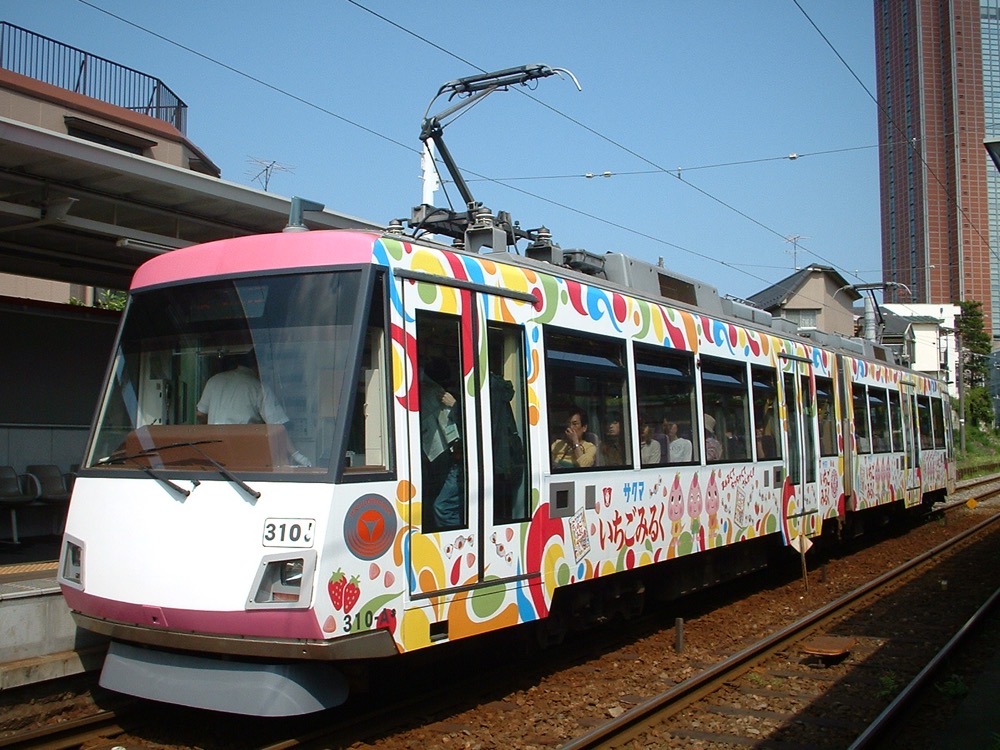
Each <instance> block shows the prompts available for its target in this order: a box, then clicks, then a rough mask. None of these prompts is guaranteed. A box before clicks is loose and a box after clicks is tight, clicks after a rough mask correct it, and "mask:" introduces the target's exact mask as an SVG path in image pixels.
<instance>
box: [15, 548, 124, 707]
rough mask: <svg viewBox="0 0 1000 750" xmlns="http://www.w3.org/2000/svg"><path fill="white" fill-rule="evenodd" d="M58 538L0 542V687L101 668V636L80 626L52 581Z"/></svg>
mask: <svg viewBox="0 0 1000 750" xmlns="http://www.w3.org/2000/svg"><path fill="white" fill-rule="evenodd" d="M59 545H60V538H59V537H58V536H52V537H33V538H28V539H25V540H23V541H22V542H21V543H20V544H17V545H14V544H9V543H3V542H0V691H3V690H8V689H10V688H15V687H20V686H23V685H28V684H31V683H35V682H42V681H44V680H50V679H55V678H59V677H66V676H69V675H73V674H79V673H81V672H85V671H90V670H97V669H100V667H101V664H102V663H103V661H104V653H105V651H106V649H107V644H106V641H105V639H102V638H99V637H97V636H95V635H93V634H91V633H87V632H85V631H81V630H78V629H77V627H76V624H75V623H74V622H73V619H72V617H70V614H69V608H68V607H67V606H66V602H65V601H64V600H63V597H62V591H61V590H60V588H59V585H58V584H57V583H56V569H57V566H58V557H59Z"/></svg>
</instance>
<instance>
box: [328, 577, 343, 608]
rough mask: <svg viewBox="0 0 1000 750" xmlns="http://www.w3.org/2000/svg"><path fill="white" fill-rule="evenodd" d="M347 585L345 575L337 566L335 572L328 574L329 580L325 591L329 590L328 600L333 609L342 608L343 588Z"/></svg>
mask: <svg viewBox="0 0 1000 750" xmlns="http://www.w3.org/2000/svg"><path fill="white" fill-rule="evenodd" d="M346 586H347V576H345V575H344V572H343V571H342V570H341V569H340V568H337V572H336V573H334V574H333V575H332V576H330V582H329V583H327V584H326V589H327V591H329V592H330V601H331V602H333V608H334V609H343V608H344V589H345V588H346Z"/></svg>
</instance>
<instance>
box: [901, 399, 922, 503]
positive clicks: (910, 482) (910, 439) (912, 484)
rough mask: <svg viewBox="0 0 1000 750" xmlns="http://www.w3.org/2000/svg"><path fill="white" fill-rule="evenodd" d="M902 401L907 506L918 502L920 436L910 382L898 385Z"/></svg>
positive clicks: (904, 477)
mask: <svg viewBox="0 0 1000 750" xmlns="http://www.w3.org/2000/svg"><path fill="white" fill-rule="evenodd" d="M900 396H901V397H902V402H903V443H904V445H905V449H904V451H903V475H904V476H903V479H904V482H905V485H906V498H905V499H904V503H903V504H904V505H905V506H906V507H907V508H909V507H910V506H912V505H916V504H918V503H919V502H920V472H919V470H918V467H919V466H920V436H919V435H918V434H917V394H916V392H915V389H914V384H913V383H912V382H906V381H903V382H902V384H901V385H900Z"/></svg>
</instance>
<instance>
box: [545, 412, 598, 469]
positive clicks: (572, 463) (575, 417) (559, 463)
mask: <svg viewBox="0 0 1000 750" xmlns="http://www.w3.org/2000/svg"><path fill="white" fill-rule="evenodd" d="M586 432H587V414H586V412H584V411H583V410H582V409H577V408H574V409H572V410H571V411H570V413H569V415H568V417H567V418H566V429H565V430H564V431H563V436H562V437H560V438H556V439H555V441H553V443H552V446H551V449H550V453H551V457H552V468H553V469H568V468H573V467H577V468H586V467H589V466H593V465H594V462H595V460H596V459H597V446H596V445H594V444H593V443H591V442H590V441H588V440H584V435H585V434H586Z"/></svg>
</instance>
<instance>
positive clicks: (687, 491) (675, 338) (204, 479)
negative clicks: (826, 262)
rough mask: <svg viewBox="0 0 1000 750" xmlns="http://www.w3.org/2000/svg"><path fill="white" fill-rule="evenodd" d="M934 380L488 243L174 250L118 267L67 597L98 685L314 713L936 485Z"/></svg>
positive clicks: (63, 567)
mask: <svg viewBox="0 0 1000 750" xmlns="http://www.w3.org/2000/svg"><path fill="white" fill-rule="evenodd" d="M240 367H243V368H244V369H245V370H246V371H247V372H252V373H253V375H254V376H255V377H256V378H257V379H258V380H259V394H261V398H262V400H264V401H267V402H268V403H269V404H270V406H269V407H268V409H266V410H265V409H261V410H260V415H261V416H260V418H258V419H253V420H251V421H250V423H245V422H243V423H232V422H228V423H227V422H225V421H219V420H217V419H208V418H207V417H206V415H205V414H203V413H202V412H201V409H202V408H203V406H204V403H205V398H204V396H203V394H204V391H205V390H206V383H207V382H208V381H209V379H210V378H212V377H213V376H214V375H216V374H218V373H219V372H227V371H229V370H234V371H235V370H237V369H238V368H240ZM941 389H942V386H941V384H940V383H938V382H937V381H934V380H931V379H929V378H927V377H925V376H923V375H920V374H918V373H914V372H910V371H906V370H903V369H901V368H899V367H896V366H894V365H892V364H890V363H887V362H879V361H875V360H872V359H870V358H866V357H865V356H864V351H863V350H861V349H859V350H856V351H852V350H851V349H850V347H836V346H829V347H824V346H819V345H816V344H815V343H814V342H810V341H809V340H807V339H803V338H799V337H796V336H790V335H787V334H779V333H778V332H776V331H775V330H773V329H770V328H767V327H766V326H762V325H759V324H753V323H750V322H747V321H740V320H739V319H737V318H726V317H725V316H724V315H721V314H719V313H718V311H716V310H708V311H706V310H704V309H700V308H699V307H697V306H695V305H685V304H682V303H678V302H676V301H670V300H667V299H666V298H662V297H656V296H654V295H641V294H637V293H635V291H634V290H630V289H629V288H627V287H626V286H624V285H616V284H614V283H611V282H607V281H605V280H601V279H597V278H594V277H592V276H586V275H584V274H581V273H577V272H574V271H571V270H568V269H566V268H563V267H559V266H556V265H552V264H547V263H543V262H538V261H533V260H530V259H527V258H523V257H520V256H517V255H510V254H507V253H503V252H500V253H484V254H472V253H467V252H463V251H460V250H454V249H448V248H444V247H442V246H438V245H433V244H430V243H418V242H416V241H412V240H409V239H407V238H404V237H403V236H401V235H399V234H382V235H380V234H377V233H363V232H352V231H322V232H301V233H287V234H273V235H262V236H256V237H247V238H241V239H233V240H225V241H221V242H215V243H211V244H207V245H204V246H199V247H192V248H188V249H184V250H178V251H175V252H172V253H170V254H166V255H163V256H160V257H157V258H155V259H154V260H151V261H150V262H149V263H147V264H145V265H144V266H143V267H142V268H141V269H140V270H139V271H138V273H137V274H136V277H135V279H134V282H133V286H132V289H131V293H130V298H129V303H128V306H127V308H126V311H125V314H124V318H123V321H122V324H121V329H120V333H119V339H118V342H117V346H116V351H115V353H114V356H113V358H112V361H111V364H110V367H109V370H108V376H107V384H106V388H105V393H104V396H103V399H102V401H101V405H100V408H99V411H98V414H97V417H96V421H95V424H94V428H93V431H92V436H91V439H90V443H89V446H88V452H87V457H86V462H85V465H84V467H83V468H82V469H81V472H80V475H79V477H78V479H77V481H76V485H75V487H74V492H73V499H72V503H71V506H70V511H69V517H68V521H67V525H66V532H65V538H64V544H63V553H62V558H61V560H60V584H61V586H62V589H63V592H64V594H65V598H66V601H67V602H68V603H69V606H70V607H71V609H72V611H73V613H74V616H75V617H76V619H77V622H78V623H79V624H80V625H81V626H82V627H84V628H87V629H91V630H94V631H96V632H99V633H104V634H106V635H108V636H110V637H111V638H112V646H111V650H110V652H109V656H108V658H107V662H106V664H105V668H104V672H103V675H102V684H105V685H106V686H107V687H110V688H112V689H115V690H119V691H122V692H128V693H133V694H136V695H141V696H144V697H149V698H153V699H157V700H164V701H171V702H177V703H183V704H188V705H196V706H202V707H207V708H213V709H218V710H223V711H233V712H240V713H252V714H259V715H288V714H297V713H304V712H308V711H314V710H319V709H321V708H324V707H328V706H331V705H337V704H338V703H341V702H342V701H343V700H344V699H345V697H346V694H347V690H348V685H347V681H346V679H345V678H344V677H343V676H342V675H341V674H340V671H339V670H337V669H336V665H333V664H331V662H335V661H339V660H345V659H350V660H358V659H371V658H385V657H391V656H394V655H396V654H398V653H401V652H405V651H411V650H414V649H420V648H425V647H429V646H432V645H436V644H440V643H445V642H447V641H450V640H455V639H460V638H468V637H470V636H475V635H477V634H482V633H485V632H487V631H492V630H496V629H499V628H505V627H508V626H514V625H520V624H525V623H535V625H534V627H536V628H538V631H539V635H540V636H541V637H543V638H545V639H547V640H553V639H557V638H558V637H559V636H560V635H561V634H562V632H563V631H564V630H565V628H566V627H567V626H568V624H569V623H571V622H573V623H580V622H584V621H586V620H588V619H595V620H596V619H600V618H601V617H605V616H607V615H609V614H613V613H616V612H624V613H626V614H627V613H630V612H634V611H637V610H638V608H639V607H641V603H642V597H643V596H646V595H649V594H657V595H664V596H672V595H676V594H677V593H679V592H680V591H682V590H685V589H689V588H693V587H696V586H701V585H706V584H708V583H711V582H713V581H714V580H716V579H717V578H719V577H720V575H722V576H725V575H735V574H737V573H739V572H741V571H742V570H745V569H746V568H747V567H753V566H755V565H758V564H761V562H762V561H763V560H765V559H766V554H765V553H764V550H765V549H767V548H773V547H779V548H780V547H781V546H782V545H793V546H796V547H797V546H798V545H799V542H800V541H801V540H802V539H804V538H805V537H815V536H817V535H819V534H821V533H822V531H823V530H824V528H829V527H830V526H835V525H838V524H842V523H845V522H847V521H849V520H850V519H851V518H852V517H853V516H856V515H858V514H859V513H860V512H861V511H867V510H871V509H875V510H878V509H884V508H887V507H899V508H902V507H910V506H914V505H918V504H921V503H923V502H931V501H934V500H938V499H942V498H943V496H944V493H945V492H947V490H948V489H949V486H950V485H951V484H952V483H953V482H954V463H953V461H952V459H951V455H952V447H951V439H952V438H951V432H950V429H949V423H950V410H949V405H948V401H947V398H946V397H945V394H944V393H943V392H942V390H941ZM442 394H447V396H445V395H442ZM442 403H447V404H448V409H447V411H448V414H447V417H442V416H441V414H440V413H439V411H435V412H434V413H431V412H430V410H431V409H432V408H435V409H438V410H440V407H441V405H442ZM265 411H266V414H265ZM570 428H572V429H573V430H575V431H570ZM567 436H569V438H568V439H567ZM435 440H437V443H436V444H435ZM757 550H760V553H759V554H758V553H757ZM709 562H711V564H710V565H709V564H708V563H709ZM709 569H710V570H711V571H712V573H711V577H709V576H708V574H707V573H706V572H705V571H707V570H709Z"/></svg>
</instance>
